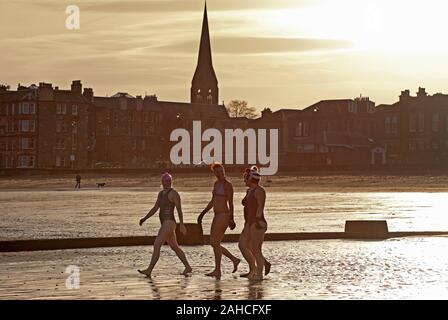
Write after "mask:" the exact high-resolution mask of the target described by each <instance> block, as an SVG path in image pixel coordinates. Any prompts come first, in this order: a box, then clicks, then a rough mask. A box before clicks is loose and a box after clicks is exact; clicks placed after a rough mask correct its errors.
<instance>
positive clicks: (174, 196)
mask: <svg viewBox="0 0 448 320" xmlns="http://www.w3.org/2000/svg"><path fill="white" fill-rule="evenodd" d="M168 199H169V200H170V201H172V202H174V205H175V206H176V209H177V214H178V215H179V221H180V226H179V227H180V232H181V233H182V234H184V235H185V234H187V228H186V227H185V225H184V216H183V213H182V206H181V203H180V195H179V193H177V191H175V190H173V192H171V193H170V194H169V195H168Z"/></svg>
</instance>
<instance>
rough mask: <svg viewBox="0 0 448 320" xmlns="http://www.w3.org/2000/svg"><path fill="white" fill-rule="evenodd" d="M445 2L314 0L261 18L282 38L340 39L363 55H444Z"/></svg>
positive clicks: (447, 5) (447, 23) (446, 48)
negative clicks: (382, 53) (370, 52)
mask: <svg viewBox="0 0 448 320" xmlns="http://www.w3.org/2000/svg"><path fill="white" fill-rule="evenodd" d="M446 12H448V2H446V1H443V0H427V1H424V2H422V1H416V0H408V1H406V0H338V1H332V0H317V1H316V2H315V3H314V5H310V6H305V7H303V8H294V9H289V10H274V11H271V12H265V13H264V14H261V15H260V17H259V19H262V20H263V21H264V23H266V21H268V22H269V28H270V30H271V31H272V32H278V34H280V35H282V36H289V37H308V38H322V39H340V40H346V41H350V42H351V43H353V47H354V48H355V49H358V50H366V51H386V52H390V51H396V52H411V53H416V52H425V53H437V52H441V51H442V52H447V51H448V42H447V41H445V33H446V30H448V19H446Z"/></svg>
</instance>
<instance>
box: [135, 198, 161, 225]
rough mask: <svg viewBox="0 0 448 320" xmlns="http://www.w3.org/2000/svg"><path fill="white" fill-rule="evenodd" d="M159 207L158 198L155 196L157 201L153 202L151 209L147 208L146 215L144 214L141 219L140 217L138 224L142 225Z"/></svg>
mask: <svg viewBox="0 0 448 320" xmlns="http://www.w3.org/2000/svg"><path fill="white" fill-rule="evenodd" d="M159 208H160V198H159V197H157V201H156V203H155V204H154V207H152V209H151V210H149V212H148V213H147V214H146V216H144V217H143V218H142V219H140V225H142V224H143V223H144V222H145V221H146V220H148V219H149V218H151V217H152V216H153V215H154V214H155V213H156V212H157V210H159Z"/></svg>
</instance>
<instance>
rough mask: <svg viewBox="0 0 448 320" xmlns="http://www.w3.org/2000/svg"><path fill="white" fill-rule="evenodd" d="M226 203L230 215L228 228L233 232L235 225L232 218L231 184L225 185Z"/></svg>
mask: <svg viewBox="0 0 448 320" xmlns="http://www.w3.org/2000/svg"><path fill="white" fill-rule="evenodd" d="M227 185H228V187H227V201H228V202H229V214H230V221H229V227H230V230H233V229H235V228H236V224H235V218H234V216H233V213H234V207H233V186H232V184H231V183H228V184H227Z"/></svg>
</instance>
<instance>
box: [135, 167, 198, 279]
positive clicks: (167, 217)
mask: <svg viewBox="0 0 448 320" xmlns="http://www.w3.org/2000/svg"><path fill="white" fill-rule="evenodd" d="M162 186H163V190H162V191H160V192H159V195H158V197H157V202H156V204H155V205H154V207H153V208H152V209H151V211H149V212H148V214H147V215H146V216H145V217H144V218H142V219H141V220H140V226H141V225H142V224H143V223H144V222H145V221H146V220H147V219H149V218H150V217H151V216H153V215H154V214H155V213H156V212H157V210H159V209H160V210H159V219H160V224H161V227H160V230H159V234H158V235H157V238H156V240H155V241H154V251H153V253H152V258H151V262H150V264H149V267H148V268H147V269H145V270H138V272H140V273H142V274H144V275H146V276H148V277H151V273H152V270H153V269H154V266H155V265H156V263H157V261H158V260H159V256H160V249H161V247H162V245H163V244H164V243H165V242H167V243H168V244H169V245H170V247H171V249H173V251H174V252H175V253H176V255H177V256H178V257H179V259H180V260H181V261H182V263H183V264H184V266H185V270H184V272H182V274H183V275H187V274H188V273H191V272H192V268H191V267H190V264H189V263H188V261H187V258H186V257H185V253H184V252H183V251H182V249H181V248H180V247H179V244H178V243H177V239H176V219H175V217H174V207H176V208H177V213H178V214H179V220H180V231H181V232H182V234H186V233H187V230H186V228H185V225H184V223H183V215H182V208H181V204H180V196H179V194H178V193H177V191H176V190H174V189H173V188H172V177H171V175H170V174H168V173H164V174H163V175H162Z"/></svg>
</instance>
